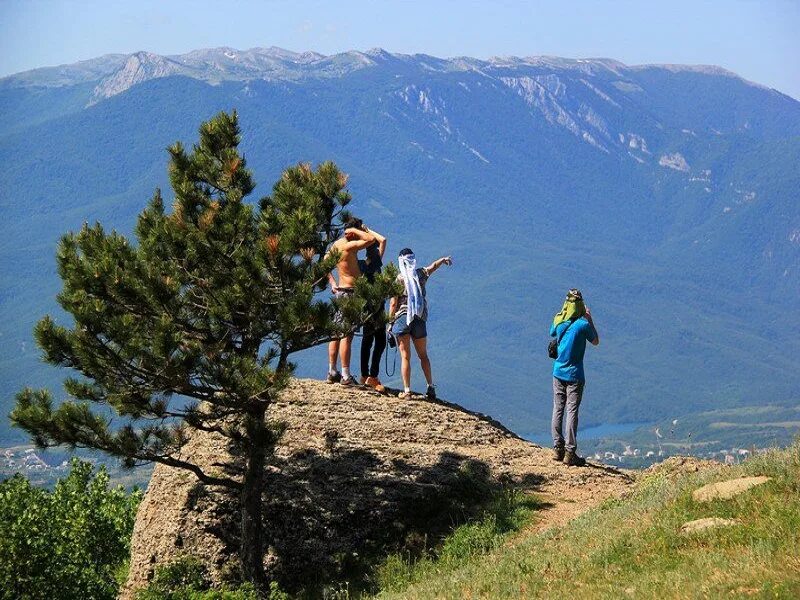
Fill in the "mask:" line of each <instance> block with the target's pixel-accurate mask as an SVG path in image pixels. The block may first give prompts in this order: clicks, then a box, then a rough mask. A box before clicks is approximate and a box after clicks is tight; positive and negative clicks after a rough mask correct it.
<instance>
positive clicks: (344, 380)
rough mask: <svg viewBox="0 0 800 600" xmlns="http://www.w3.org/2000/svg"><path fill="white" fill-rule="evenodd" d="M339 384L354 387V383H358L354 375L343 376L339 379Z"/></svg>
mask: <svg viewBox="0 0 800 600" xmlns="http://www.w3.org/2000/svg"><path fill="white" fill-rule="evenodd" d="M339 385H343V386H345V387H352V386H354V385H357V383H356V378H355V377H353V376H352V375H351V376H350V377H342V378H341V381H339Z"/></svg>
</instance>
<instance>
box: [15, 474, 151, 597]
mask: <svg viewBox="0 0 800 600" xmlns="http://www.w3.org/2000/svg"><path fill="white" fill-rule="evenodd" d="M140 500H141V493H140V492H138V491H135V492H134V493H132V494H128V493H126V492H125V491H124V490H123V489H122V488H116V489H110V488H109V477H108V473H107V472H106V470H105V468H103V467H101V468H100V469H99V470H98V471H97V473H96V474H94V473H93V468H92V465H91V464H89V463H87V462H84V461H80V460H77V459H73V461H72V468H71V471H70V473H69V475H68V476H67V477H65V478H63V479H61V480H59V482H58V483H57V484H56V486H55V489H54V490H53V491H52V492H50V491H48V490H45V489H41V488H37V487H34V486H32V485H31V483H30V482H29V481H28V480H27V479H26V478H25V477H23V476H22V475H19V474H17V475H15V476H14V477H12V478H11V479H8V480H6V481H4V482H2V483H0V598H2V599H3V600H6V599H8V600H11V599H12V598H13V599H14V600H24V599H34V598H36V599H38V598H61V599H65V600H69V599H72V598H75V599H80V600H95V599H98V600H99V599H104V598H109V599H111V598H115V597H116V595H117V589H118V587H119V583H118V579H117V578H118V576H119V574H120V571H121V569H123V567H124V565H125V562H126V561H127V559H128V554H129V551H130V537H131V532H132V531H133V522H134V519H135V517H136V508H137V506H138V504H139V501H140Z"/></svg>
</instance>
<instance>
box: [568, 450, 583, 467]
mask: <svg viewBox="0 0 800 600" xmlns="http://www.w3.org/2000/svg"><path fill="white" fill-rule="evenodd" d="M564 464H565V465H567V466H568V467H585V466H586V461H585V460H584V459H583V458H581V457H580V456H578V455H577V454H575V452H573V451H572V450H567V452H565V453H564Z"/></svg>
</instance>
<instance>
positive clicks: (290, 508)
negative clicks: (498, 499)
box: [122, 380, 630, 598]
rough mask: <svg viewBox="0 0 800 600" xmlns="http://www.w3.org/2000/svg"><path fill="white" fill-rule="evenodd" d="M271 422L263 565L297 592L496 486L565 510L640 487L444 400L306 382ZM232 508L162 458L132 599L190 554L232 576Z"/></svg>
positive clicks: (201, 444) (194, 447)
mask: <svg viewBox="0 0 800 600" xmlns="http://www.w3.org/2000/svg"><path fill="white" fill-rule="evenodd" d="M273 416H274V418H275V419H276V420H280V421H283V422H284V423H285V424H286V427H287V428H286V432H285V434H284V436H283V438H282V440H281V442H280V445H279V447H278V449H277V452H276V456H275V457H274V460H273V461H272V464H271V465H270V467H269V473H268V477H267V479H268V482H267V486H266V489H265V490H264V503H265V521H266V527H267V537H268V540H269V552H268V554H267V557H266V559H265V564H266V566H267V568H268V570H269V571H270V574H271V576H272V577H276V578H278V579H279V580H280V581H281V583H282V585H283V586H284V587H286V588H288V589H296V588H297V587H299V586H301V585H302V586H308V585H313V584H314V583H315V582H316V583H323V582H324V581H326V580H331V579H333V578H336V577H337V576H341V575H342V574H343V573H348V572H349V573H352V572H355V571H358V569H359V568H363V567H364V566H365V563H364V561H368V560H369V557H370V556H375V555H378V554H380V553H382V552H385V551H388V550H390V549H392V548H394V547H396V545H397V544H398V543H401V542H405V543H408V540H409V539H410V538H412V539H413V536H415V535H417V536H420V537H421V536H424V535H425V534H428V533H430V532H435V530H436V528H437V526H441V525H442V524H445V525H450V524H452V522H453V519H454V515H463V514H465V513H467V512H468V511H469V509H470V507H474V505H475V504H477V503H478V502H479V501H480V500H481V498H482V497H485V494H486V493H487V492H488V491H489V490H491V489H492V488H493V486H496V485H498V484H499V483H500V482H506V483H512V482H513V483H514V484H516V485H518V486H521V487H523V488H525V489H529V490H535V491H537V492H538V493H539V494H540V495H541V497H542V499H543V500H544V501H545V506H549V507H551V508H550V510H551V511H553V513H554V514H556V515H558V514H559V511H560V510H561V512H563V509H564V507H565V506H566V505H569V506H570V507H580V508H585V507H587V506H590V505H592V504H594V503H596V502H598V501H600V500H601V499H603V498H605V497H607V496H609V495H616V494H620V493H622V491H623V490H624V489H625V488H626V487H627V485H628V483H629V482H630V478H629V477H628V476H627V475H625V474H623V473H620V472H616V471H613V470H611V469H607V468H605V467H600V466H589V467H585V468H577V467H571V468H568V467H565V466H564V465H562V464H560V463H555V462H553V461H552V460H551V458H550V452H549V450H546V449H544V448H541V447H539V446H537V445H535V444H531V443H529V442H526V441H524V440H522V439H520V438H518V437H517V436H515V435H514V434H513V433H511V432H509V431H508V430H506V429H505V428H503V427H502V426H501V425H500V424H498V423H496V422H494V421H492V420H491V419H489V418H487V417H484V416H482V415H476V414H473V413H469V412H467V411H465V410H463V409H461V408H460V407H457V406H455V405H449V404H445V403H431V402H427V401H424V400H422V399H419V400H400V399H398V398H396V397H392V396H388V397H387V396H379V395H377V394H374V393H372V392H367V391H362V390H349V389H343V388H341V387H340V386H338V385H334V386H329V385H326V384H324V383H321V382H315V381H307V380H298V381H296V382H294V383H293V384H292V386H291V387H290V389H289V390H288V391H287V392H286V393H285V395H284V398H283V399H282V400H281V401H280V402H279V403H277V405H276V406H275V410H274V413H273ZM184 453H185V455H187V456H191V457H192V459H193V460H195V461H199V462H200V463H201V464H204V465H207V466H210V465H211V464H212V463H215V462H220V460H225V458H226V455H227V450H226V445H225V443H224V440H223V439H222V438H220V437H218V436H216V435H215V434H195V435H194V436H193V438H192V439H191V440H190V442H189V443H188V445H187V446H186V447H185V448H184ZM236 504H237V502H236V499H235V498H232V497H229V496H226V495H225V493H223V492H220V491H219V490H215V489H212V488H209V487H205V486H203V485H201V484H199V483H198V482H197V480H196V479H195V478H194V476H193V475H191V474H189V473H187V472H184V471H180V470H176V469H173V468H169V467H164V466H163V465H158V466H157V467H156V469H155V471H154V473H153V477H152V480H151V482H150V486H149V487H148V490H147V494H146V495H145V498H144V500H143V502H142V504H141V507H140V508H139V514H138V516H137V519H136V525H135V528H134V534H133V541H132V557H131V565H130V574H129V578H128V581H127V584H126V586H125V588H124V590H123V594H122V597H123V598H132V597H133V594H134V592H135V590H136V589H138V588H140V587H141V586H143V585H145V584H146V583H147V581H148V579H149V578H150V577H152V575H153V572H154V569H155V567H156V566H157V565H159V564H163V563H167V562H169V561H171V560H172V559H174V558H175V557H177V556H179V555H181V554H184V553H187V554H192V555H194V556H197V557H198V558H200V559H201V560H203V561H204V562H205V563H206V564H207V566H208V567H209V569H210V571H211V574H212V577H213V578H214V579H215V580H216V581H221V580H225V579H226V577H228V576H230V575H231V573H232V572H233V571H235V565H236V547H237V536H238V522H237V519H236ZM570 510H572V509H570ZM567 512H570V511H567ZM545 519H546V514H545Z"/></svg>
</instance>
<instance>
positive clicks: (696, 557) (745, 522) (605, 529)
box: [381, 444, 800, 599]
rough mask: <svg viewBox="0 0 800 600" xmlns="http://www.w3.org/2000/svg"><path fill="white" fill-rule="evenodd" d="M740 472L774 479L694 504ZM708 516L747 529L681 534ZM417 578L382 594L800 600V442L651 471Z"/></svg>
mask: <svg viewBox="0 0 800 600" xmlns="http://www.w3.org/2000/svg"><path fill="white" fill-rule="evenodd" d="M743 475H768V476H771V477H772V478H773V480H772V481H771V482H769V483H767V484H766V485H764V486H761V487H759V488H756V489H753V490H750V491H749V492H745V493H744V494H741V495H739V496H737V497H735V498H733V499H731V500H725V501H722V500H717V501H713V502H711V503H709V504H698V503H696V502H694V501H693V500H692V497H691V492H692V490H694V489H696V488H698V487H700V486H701V485H703V484H704V483H707V482H709V481H718V480H724V479H730V478H733V477H737V476H743ZM709 516H719V517H726V518H735V519H738V520H739V521H740V522H741V524H740V525H738V526H735V527H732V528H724V529H716V530H711V531H709V532H706V533H696V534H692V535H684V534H681V533H680V532H679V528H680V526H681V524H683V523H685V522H687V521H690V520H693V519H697V518H701V517H709ZM414 579H415V582H414V583H413V584H412V585H409V586H406V587H403V588H402V589H397V588H396V587H395V590H394V591H393V592H388V591H386V592H384V593H383V594H382V595H381V597H385V598H394V597H402V598H459V599H461V598H564V597H580V598H625V597H630V598H708V597H713V598H716V597H750V596H755V597H769V598H797V597H800V445H797V444H796V445H795V446H793V447H792V448H790V449H788V450H784V451H779V452H774V453H770V454H767V455H761V456H758V457H756V458H753V459H751V460H749V461H747V462H746V463H744V464H742V465H740V466H737V467H731V468H724V469H720V470H712V471H703V472H700V473H693V474H690V475H680V476H678V477H677V478H676V477H671V476H669V475H667V474H666V473H664V472H661V473H654V474H650V475H648V476H646V477H644V478H643V479H642V480H641V481H640V483H639V484H638V485H637V487H636V490H635V492H634V493H633V494H632V495H631V496H630V497H629V498H626V499H624V500H618V501H609V502H606V503H605V504H604V505H602V506H601V507H600V508H598V509H595V510H592V511H589V512H588V513H585V514H584V515H583V516H581V517H580V518H578V519H576V520H575V521H573V522H571V523H570V524H568V525H566V526H564V527H561V528H557V529H555V530H551V531H549V532H546V533H542V534H538V535H537V534H527V535H526V534H525V533H524V532H523V533H521V534H519V535H518V536H517V537H516V538H514V539H513V541H511V542H510V543H508V544H506V545H504V546H502V547H500V548H499V549H496V550H494V551H491V552H490V553H488V554H483V555H479V556H473V558H471V559H468V560H465V561H462V562H461V563H460V564H459V565H458V566H454V565H453V564H452V563H449V564H445V563H443V564H442V565H440V568H438V569H437V568H431V567H430V565H428V566H426V568H425V569H424V570H423V572H422V577H419V578H414ZM387 587H389V588H391V587H393V586H387Z"/></svg>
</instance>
